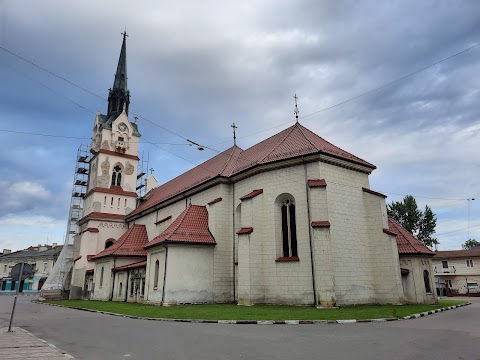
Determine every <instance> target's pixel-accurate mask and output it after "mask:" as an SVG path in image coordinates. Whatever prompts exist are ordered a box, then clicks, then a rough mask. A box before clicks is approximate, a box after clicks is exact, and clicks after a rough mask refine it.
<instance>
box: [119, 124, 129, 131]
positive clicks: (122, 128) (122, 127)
mask: <svg viewBox="0 0 480 360" xmlns="http://www.w3.org/2000/svg"><path fill="white" fill-rule="evenodd" d="M118 128H119V130H120V131H125V130H127V125H125V124H124V123H121V124H120V125H118Z"/></svg>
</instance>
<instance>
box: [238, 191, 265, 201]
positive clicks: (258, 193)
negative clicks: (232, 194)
mask: <svg viewBox="0 0 480 360" xmlns="http://www.w3.org/2000/svg"><path fill="white" fill-rule="evenodd" d="M260 194H263V189H256V190H253V191H252V192H249V193H248V194H247V195H243V196H242V197H241V198H240V200H247V199H252V198H254V197H256V196H258V195H260Z"/></svg>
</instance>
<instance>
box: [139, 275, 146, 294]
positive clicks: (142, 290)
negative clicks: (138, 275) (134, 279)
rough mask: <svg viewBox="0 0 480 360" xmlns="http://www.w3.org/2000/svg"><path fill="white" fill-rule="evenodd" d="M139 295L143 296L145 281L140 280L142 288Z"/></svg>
mask: <svg viewBox="0 0 480 360" xmlns="http://www.w3.org/2000/svg"><path fill="white" fill-rule="evenodd" d="M140 295H141V296H144V295H145V279H142V288H141V289H140Z"/></svg>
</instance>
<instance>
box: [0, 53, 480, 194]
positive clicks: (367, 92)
mask: <svg viewBox="0 0 480 360" xmlns="http://www.w3.org/2000/svg"><path fill="white" fill-rule="evenodd" d="M479 45H480V43H476V44H474V45H472V46H470V47H469V48H467V49H464V50H462V51H460V52H457V53H455V54H453V55H451V56H448V57H446V58H443V59H441V60H439V61H437V62H435V63H433V64H430V65H428V66H425V67H423V68H421V69H418V70H416V71H413V72H411V73H409V74H407V75H404V76H402V77H400V78H397V79H395V80H392V81H390V82H388V83H385V84H383V85H381V86H378V87H376V88H374V89H371V90H368V91H366V92H363V93H361V94H359V95H356V96H354V97H351V98H349V99H346V100H344V101H341V102H339V103H336V104H334V105H331V106H328V107H326V108H323V109H320V110H318V111H314V112H312V113H309V114H307V115H303V116H301V117H300V119H304V118H306V117H309V116H312V115H315V114H318V113H320V112H323V111H326V110H329V109H332V108H335V107H337V106H340V105H343V104H345V103H348V102H350V101H353V100H355V99H358V98H360V97H363V96H366V95H368V94H371V93H373V92H375V91H379V90H381V89H383V88H385V87H388V86H390V85H393V84H395V83H397V82H400V81H402V80H404V79H406V78H408V77H410V76H413V75H415V74H417V73H420V72H422V71H424V70H427V69H429V68H431V67H433V66H435V65H438V64H440V63H442V62H444V61H447V60H449V59H451V58H453V57H455V56H458V55H460V54H463V53H465V52H467V51H469V50H471V49H473V48H475V47H477V46H479ZM0 49H1V50H4V51H5V52H7V53H9V54H11V55H13V56H15V57H17V58H19V59H21V60H23V61H25V62H27V63H29V64H31V65H33V66H35V67H37V68H39V69H41V70H43V71H45V72H47V73H49V74H51V75H52V76H55V77H57V78H59V79H61V80H63V81H65V82H67V83H69V84H71V85H73V86H75V87H77V88H79V89H81V90H83V91H85V92H87V93H89V94H91V95H94V96H96V97H98V98H100V99H102V100H104V101H108V100H107V99H105V98H104V97H102V96H100V95H98V94H96V93H94V92H92V91H90V90H88V89H86V88H84V87H83V86H80V85H78V84H76V83H74V82H73V81H71V80H69V79H67V78H66V77H64V76H61V75H58V74H56V73H54V72H53V71H50V70H49V69H47V68H45V67H43V66H40V65H38V64H36V63H35V62H33V61H31V60H29V59H27V58H25V57H23V56H21V55H18V54H16V53H14V52H13V51H11V50H9V49H7V48H5V47H3V46H1V45H0ZM7 66H9V67H10V68H12V69H13V70H15V71H16V72H19V71H18V70H17V69H15V68H14V67H12V66H10V65H8V64H7ZM22 74H23V75H24V76H26V77H27V78H29V79H30V80H32V81H34V82H37V83H39V84H40V85H42V86H44V87H46V88H47V89H49V90H50V91H52V92H54V93H55V94H57V95H60V96H61V97H63V98H65V99H67V100H68V101H70V102H72V103H74V104H75V105H77V106H79V107H80V108H82V109H84V110H86V111H88V112H90V113H93V114H95V112H93V111H92V110H89V109H87V108H86V107H84V106H83V105H81V104H79V103H78V102H76V101H74V100H73V99H70V98H69V97H67V96H65V95H63V94H61V93H59V92H57V91H56V90H54V89H52V88H50V87H48V86H47V85H45V84H43V83H42V82H40V81H38V80H36V79H34V78H32V77H30V76H28V75H26V74H24V73H22ZM132 114H133V115H135V116H137V117H138V118H141V119H142V120H144V121H147V122H149V123H151V124H152V125H155V126H157V127H159V128H161V129H163V130H165V131H167V132H169V133H171V134H173V135H176V136H178V137H180V138H182V139H183V140H185V141H187V142H189V143H192V144H195V145H198V146H199V147H200V146H201V147H203V148H206V149H209V150H212V151H214V152H217V153H218V154H222V152H221V151H219V150H217V149H215V148H213V147H212V146H215V145H219V144H222V143H225V142H226V141H224V142H221V143H217V144H214V145H211V146H205V145H200V144H198V143H196V142H194V141H192V140H189V139H187V138H186V137H184V136H183V135H181V134H178V133H176V132H174V131H172V130H170V129H168V128H166V127H164V126H162V125H159V124H157V123H156V122H154V121H151V120H150V119H148V118H146V117H144V116H142V115H140V114H136V113H133V112H132ZM292 122H295V120H291V121H288V122H285V123H282V124H279V125H276V126H273V127H270V128H268V129H264V130H260V131H257V132H254V133H251V134H249V135H246V136H243V137H239V138H246V137H250V136H252V135H256V134H259V133H262V132H265V131H268V130H272V129H275V128H278V127H281V126H284V125H286V124H290V123H292ZM0 131H3V132H12V133H13V132H15V131H11V130H0ZM16 133H23V134H29V135H39V136H50V137H64V138H78V137H67V136H60V135H49V134H38V133H27V132H16ZM78 139H86V138H78ZM144 140H145V142H146V143H148V144H150V145H153V146H156V147H157V148H159V149H161V150H163V151H165V152H168V153H169V154H171V155H173V156H175V157H178V158H180V159H182V160H184V161H187V162H189V163H191V164H193V165H196V166H200V165H198V164H196V163H195V162H193V161H191V160H189V159H186V158H184V157H182V156H180V155H177V154H175V153H173V152H171V151H169V150H166V149H164V148H162V147H160V146H158V145H191V144H172V143H154V142H151V141H148V140H146V139H145V138H144ZM225 155H226V154H225ZM238 160H240V161H250V160H243V159H240V158H239V159H238ZM204 169H205V170H208V171H210V170H209V169H207V168H204ZM210 172H211V171H210ZM337 184H339V185H343V186H348V185H346V184H341V183H337ZM384 193H387V194H393V195H400V196H405V194H398V193H391V192H386V191H385V192H384ZM414 197H416V198H425V199H436V200H451V201H458V200H465V199H447V198H433V197H426V196H414Z"/></svg>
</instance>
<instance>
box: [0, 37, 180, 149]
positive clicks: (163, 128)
mask: <svg viewBox="0 0 480 360" xmlns="http://www.w3.org/2000/svg"><path fill="white" fill-rule="evenodd" d="M0 49H1V50H3V51H5V52H7V53H9V54H11V55H13V56H15V57H17V58H18V59H21V60H23V61H25V62H27V63H29V64H31V65H33V66H35V67H37V68H38V69H41V70H42V71H45V72H47V73H48V74H50V75H53V76H55V77H56V78H58V79H61V80H63V81H65V82H67V83H69V84H70V85H73V86H75V87H76V88H78V89H80V90H83V91H85V92H87V93H89V94H91V95H93V96H95V97H97V98H99V99H102V100H103V101H108V99H105V98H104V97H102V96H101V95H98V94H96V93H94V92H93V91H90V90H88V89H86V88H85V87H83V86H80V85H78V84H76V83H75V82H73V81H71V80H69V79H67V78H66V77H64V76H61V75H58V74H56V73H54V72H53V71H51V70H48V69H47V68H45V67H43V66H40V65H38V64H36V63H35V62H33V61H31V60H29V59H27V58H25V57H23V56H20V55H18V54H16V53H14V52H13V51H11V50H9V49H7V48H5V47H3V46H1V45H0ZM8 66H9V67H10V68H12V69H13V70H15V71H16V72H19V73H21V72H20V71H18V70H17V69H15V68H14V67H12V66H10V65H8ZM22 75H24V76H26V77H27V78H29V79H31V80H32V81H34V82H37V83H39V84H40V85H42V86H45V87H46V88H47V89H49V90H51V91H53V92H55V93H57V94H58V95H60V96H62V97H64V98H65V99H67V100H69V101H71V102H73V103H74V104H76V105H78V106H80V107H83V106H81V105H79V104H78V103H76V102H75V101H73V100H72V99H70V98H68V97H66V96H64V95H62V94H60V93H58V92H56V91H55V90H53V89H51V88H49V87H48V86H46V85H45V84H43V83H41V82H39V81H37V80H35V79H33V78H32V77H30V76H28V75H26V74H24V73H22ZM84 109H85V110H87V111H89V112H92V111H91V110H88V109H86V108H84ZM92 113H93V114H95V112H92ZM132 114H133V115H135V116H137V117H138V118H140V119H142V120H145V121H147V122H149V123H150V124H152V125H155V126H157V127H159V128H160V129H162V130H164V131H166V132H168V133H170V134H172V135H175V136H178V137H180V138H182V139H183V140H185V141H187V140H188V139H187V138H186V137H184V136H183V135H181V134H178V133H176V132H175V131H172V130H170V129H168V128H166V127H165V126H163V125H160V124H157V123H156V122H154V121H152V120H150V119H148V118H146V117H145V116H142V115H140V114H136V113H134V112H132Z"/></svg>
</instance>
